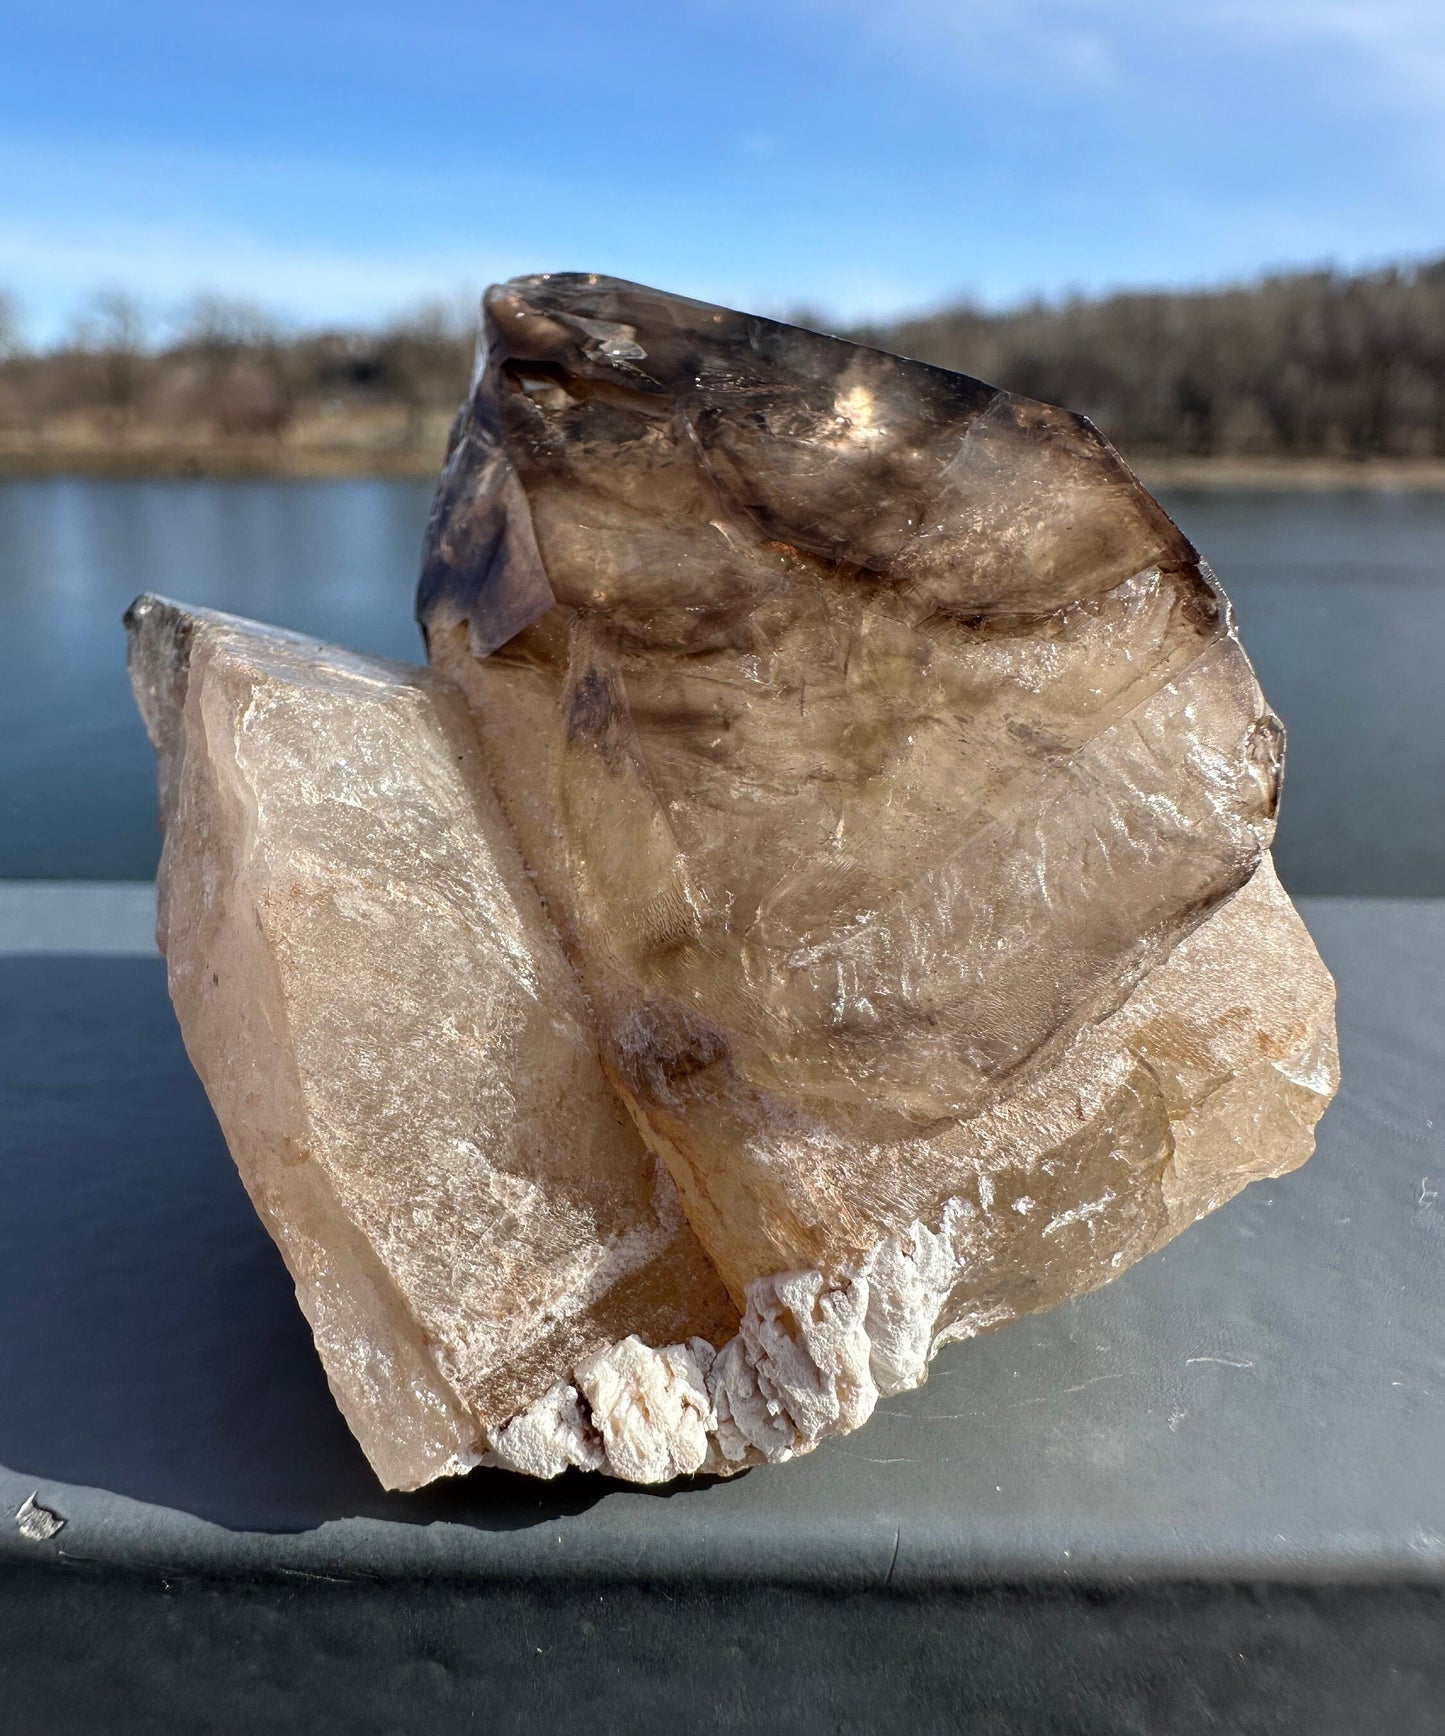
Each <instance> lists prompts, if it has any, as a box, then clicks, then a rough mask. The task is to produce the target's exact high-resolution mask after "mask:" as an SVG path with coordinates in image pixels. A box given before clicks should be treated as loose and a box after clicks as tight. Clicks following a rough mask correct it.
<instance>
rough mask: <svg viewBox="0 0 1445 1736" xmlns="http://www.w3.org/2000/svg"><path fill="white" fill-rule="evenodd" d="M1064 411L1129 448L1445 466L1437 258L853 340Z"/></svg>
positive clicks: (1048, 308) (956, 317)
mask: <svg viewBox="0 0 1445 1736" xmlns="http://www.w3.org/2000/svg"><path fill="white" fill-rule="evenodd" d="M853 335H855V336H857V337H859V338H861V339H862V340H863V341H864V342H869V343H877V344H881V345H883V346H884V347H885V348H887V349H892V350H897V351H899V352H900V353H901V354H903V355H907V356H914V357H916V358H918V359H919V360H920V361H928V362H936V363H938V364H939V365H940V366H942V367H946V368H957V369H960V370H961V371H963V372H964V373H968V374H975V375H977V376H978V377H980V378H981V379H985V380H989V381H992V382H993V383H994V384H996V385H1001V386H1007V387H1009V388H1010V389H1011V390H1013V391H1016V392H1022V393H1025V394H1026V395H1027V396H1029V397H1032V398H1043V399H1046V400H1047V401H1049V402H1050V403H1055V404H1067V405H1068V406H1070V408H1072V409H1075V410H1081V411H1083V412H1084V414H1085V415H1087V416H1090V417H1092V419H1093V420H1094V421H1095V422H1097V423H1098V424H1099V426H1100V427H1101V428H1103V429H1104V431H1105V432H1106V433H1107V434H1108V435H1109V436H1110V438H1111V439H1113V440H1114V441H1115V442H1116V443H1117V444H1118V445H1120V446H1121V447H1123V448H1124V449H1125V450H1126V451H1128V452H1133V453H1141V454H1148V453H1156V454H1177V455H1199V456H1208V455H1220V456H1223V455H1232V456H1233V455H1237V456H1260V457H1273V456H1286V455H1287V456H1295V457H1331V456H1335V457H1367V456H1382V457H1383V456H1388V457H1399V458H1412V457H1413V458H1425V457H1445V258H1442V259H1440V260H1437V261H1435V262H1433V263H1432V264H1429V265H1423V266H1418V267H1415V268H1412V269H1409V270H1405V269H1392V270H1387V271H1374V272H1365V273H1360V274H1358V275H1354V276H1347V275H1343V274H1339V273H1335V272H1328V271H1317V272H1302V273H1297V274H1293V275H1289V276H1281V277H1270V278H1266V279H1265V280H1263V281H1262V282H1259V283H1256V284H1251V285H1247V286H1244V287H1241V288H1235V289H1223V290H1208V291H1198V292H1191V293H1170V292H1158V293H1148V294H1143V293H1123V294H1119V295H1111V296H1107V297H1103V298H1101V299H1097V300H1083V299H1079V300H1072V301H1067V302H1063V303H1058V304H1044V303H1039V304H1035V305H1032V306H1028V307H1023V308H1018V309H1016V310H1014V311H1011V312H1007V313H1001V314H990V313H983V312H980V311H978V310H977V309H974V308H969V307H959V308H953V309H949V310H945V311H944V312H941V313H936V314H932V315H930V316H928V317H926V318H916V319H908V320H903V321H900V322H899V323H897V324H889V325H886V326H879V327H874V328H871V329H869V330H866V331H860V332H857V333H855V334H853Z"/></svg>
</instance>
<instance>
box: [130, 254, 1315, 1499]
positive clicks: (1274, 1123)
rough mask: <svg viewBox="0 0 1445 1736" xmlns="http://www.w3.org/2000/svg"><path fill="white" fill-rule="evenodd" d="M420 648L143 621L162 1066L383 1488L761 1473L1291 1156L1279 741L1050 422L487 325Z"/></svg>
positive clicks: (717, 358)
mask: <svg viewBox="0 0 1445 1736" xmlns="http://www.w3.org/2000/svg"><path fill="white" fill-rule="evenodd" d="M418 612H419V616H420V619H421V622H422V626H423V629H424V632H425V636H426V641H427V647H428V652H429V656H430V660H431V663H432V666H433V669H434V671H435V672H436V673H435V674H433V675H431V676H428V675H424V674H422V673H420V672H417V671H412V670H406V669H400V668H397V667H393V666H383V665H377V664H374V663H369V662H365V661H364V660H360V659H355V658H349V657H348V656H347V655H346V654H345V653H341V652H336V651H332V650H329V649H325V648H317V647H313V646H307V645H304V644H302V643H301V642H299V641H294V640H290V639H287V638H286V637H285V636H282V635H277V634H273V633H269V632H268V631H267V630H264V629H257V628H252V627H248V626H246V625H245V624H242V623H236V622H231V621H227V620H225V619H223V618H216V617H204V616H201V615H198V614H183V613H180V612H178V611H177V610H176V609H174V608H173V607H171V606H169V605H163V604H159V603H156V602H154V601H146V602H143V603H142V604H141V605H138V606H137V610H136V612H135V618H134V621H133V626H132V634H133V667H134V671H135V674H136V679H137V686H138V691H139V693H140V695H141V699H142V706H143V709H144V710H145V711H146V715H147V720H148V723H149V724H150V727H151V733H152V736H153V738H154V739H155V740H156V742H157V746H158V749H159V751H160V758H161V775H162V800H163V811H164V813H165V815H166V817H167V844H166V858H165V864H164V868H163V883H164V887H165V904H164V907H163V913H162V925H161V926H162V939H163V943H164V944H165V945H166V948H167V954H168V958H169V960H170V966H171V974H172V986H173V993H174V994H175V998H176V1002H177V1006H178V1009H179V1011H180V1015H181V1020H182V1024H183V1026H184V1027H185V1030H186V1035H187V1041H188V1043H189V1045H190V1047H191V1052H192V1054H193V1056H194V1057H195V1059H196V1061H197V1065H198V1068H199V1070H200V1071H201V1073H202V1076H203V1078H204V1079H205V1080H206V1083H207V1086H208V1089H209V1090H210V1091H211V1094H212V1098H213V1101H215V1102H216V1105H217V1109H218V1113H219V1114H220V1117H221V1120H222V1124H223V1126H224V1127H225V1128H226V1131H227V1134H228V1137H229V1138H230V1140H231V1144H232V1149H233V1150H234V1151H235V1152H236V1155H237V1160H238V1163H239V1164H240V1166H241V1169H242V1173H243V1175H245V1176H246V1179H247V1184H248V1186H250V1187H251V1189H252V1193H253V1197H255V1198H256V1199H257V1203H258V1206H259V1207H260V1209H261V1210H262V1213H263V1216H266V1217H267V1221H268V1223H269V1224H270V1225H271V1227H272V1230H273V1233H274V1234H276V1236H277V1239H278V1241H280V1242H281V1245H282V1247H283V1251H285V1252H286V1254H287V1258H288V1261H289V1262H290V1264H291V1266H292V1270H293V1272H294V1273H295V1274H296V1276H297V1282H298V1290H299V1292H300V1294H301V1297H302V1302H303V1306H305V1307H306V1308H307V1310H308V1313H309V1315H310V1317H311V1319H312V1322H313V1326H314V1327H315V1329H316V1332H317V1337H318V1343H319V1344H320V1346H321V1350H322V1354H323V1358H325V1359H326V1361H327V1366H328V1370H329V1371H330V1373H331V1378H332V1382H333V1386H334V1387H335V1388H336V1390H337V1392H338V1397H339V1398H340V1400H341V1402H342V1404H343V1408H345V1409H346V1410H347V1414H348V1416H349V1417H350V1418H351V1420H352V1422H353V1426H354V1427H355V1428H356V1429H357V1432H358V1434H359V1435H360V1436H361V1438H362V1440H363V1444H364V1445H366V1447H367V1450H368V1452H369V1453H370V1454H371V1456H372V1459H373V1462H374V1463H375V1464H376V1465H377V1467H378V1470H379V1471H380V1473H381V1474H382V1476H383V1477H384V1479H386V1480H388V1481H392V1482H397V1483H403V1484H406V1485H408V1486H409V1485H411V1484H413V1483H416V1482H419V1481H422V1480H424V1479H425V1478H426V1477H428V1476H432V1475H436V1474H438V1473H439V1472H441V1471H445V1470H452V1469H457V1468H460V1467H461V1466H463V1465H465V1464H468V1463H472V1462H475V1461H476V1460H477V1459H479V1458H487V1459H488V1460H489V1461H491V1462H495V1463H501V1464H504V1465H507V1466H510V1467H512V1468H514V1469H517V1470H523V1471H527V1472H531V1473H532V1474H535V1475H544V1476H547V1475H555V1474H556V1473H557V1472H558V1471H560V1470H562V1469H564V1468H566V1467H568V1466H577V1467H580V1468H587V1469H603V1470H610V1471H611V1472H613V1473H614V1474H617V1475H620V1476H625V1477H630V1478H633V1479H636V1480H639V1481H645V1482H658V1481H665V1480H667V1479H668V1478H671V1477H674V1476H677V1475H680V1474H684V1473H687V1472H691V1471H696V1470H700V1469H702V1470H715V1471H730V1470H735V1469H740V1468H742V1467H744V1466H747V1465H750V1464H754V1463H758V1462H761V1461H763V1460H777V1459H783V1458H787V1457H789V1456H792V1455H794V1454H796V1453H800V1452H804V1451H807V1450H808V1449H809V1448H811V1447H812V1446H814V1445H815V1444H816V1443H817V1442H818V1441H819V1440H821V1439H823V1438H824V1437H826V1436H827V1435H830V1434H836V1433H841V1432H844V1431H846V1430H849V1429H853V1428H856V1427H858V1426H859V1425H860V1424H861V1423H862V1422H864V1421H865V1420H866V1418H867V1416H868V1415H869V1413H870V1411H871V1410H872V1408H873V1406H874V1404H875V1403H876V1402H877V1399H878V1396H879V1395H880V1394H886V1393H892V1392H897V1391H900V1390H902V1389H904V1388H907V1387H910V1386H914V1385H916V1384H918V1383H919V1382H920V1381H922V1380H923V1379H924V1378H925V1376H926V1370H927V1363H928V1360H929V1358H930V1357H931V1356H932V1354H933V1353H934V1351H935V1350H936V1349H937V1348H938V1346H939V1345H940V1344H941V1343H944V1342H946V1341H948V1340H949V1339H954V1338H961V1337H967V1336H969V1335H971V1334H973V1333H976V1332H980V1331H983V1330H985V1329H987V1328H990V1327H994V1326H997V1325H1000V1324H1002V1323H1004V1322H1005V1321H1008V1320H1010V1319H1012V1318H1014V1317H1016V1316H1017V1315H1020V1314H1023V1313H1026V1312H1029V1311H1031V1310H1036V1309H1040V1308H1046V1307H1050V1306H1052V1305H1054V1304H1055V1303H1057V1302H1059V1301H1062V1300H1064V1299H1065V1298H1067V1297H1069V1296H1072V1295H1076V1294H1078V1293H1079V1292H1081V1291H1083V1290H1087V1289H1089V1288H1091V1287H1094V1286H1096V1285H1098V1284H1101V1283H1104V1282H1106V1281H1107V1280H1108V1279H1109V1278H1111V1277H1113V1276H1115V1275H1116V1274H1117V1273H1119V1272H1120V1271H1122V1270H1123V1269H1124V1268H1125V1267H1127V1266H1128V1265H1129V1264H1131V1263H1132V1262H1133V1261H1134V1260H1137V1259H1139V1258H1141V1257H1142V1256H1143V1255H1145V1254H1147V1253H1149V1252H1150V1251H1151V1250H1153V1249H1155V1248H1157V1247H1159V1246H1160V1245H1162V1244H1163V1243H1164V1242H1166V1241H1167V1240H1169V1238H1170V1237H1172V1236H1173V1235H1175V1234H1177V1233H1178V1232H1179V1231H1180V1230H1182V1229H1183V1228H1185V1227H1186V1226H1187V1225H1188V1224H1189V1223H1191V1222H1193V1221H1194V1219H1195V1218H1197V1217H1198V1216H1200V1215H1201V1214H1202V1213H1203V1212H1206V1211H1208V1210H1211V1209H1212V1208H1213V1207H1215V1206H1217V1205H1219V1204H1221V1203H1223V1201H1225V1200H1226V1199H1228V1198H1229V1197H1230V1196H1231V1195H1232V1194H1233V1193H1235V1192H1237V1191H1238V1189H1239V1188H1240V1187H1242V1186H1243V1185H1245V1183H1247V1182H1248V1181H1250V1180H1251V1179H1254V1178H1255V1177H1257V1176H1262V1175H1268V1174H1278V1173H1280V1172H1282V1171H1284V1170H1287V1169H1289V1168H1292V1167H1293V1166H1294V1165H1296V1164H1298V1163H1300V1162H1302V1161H1303V1160H1304V1158H1305V1157H1307V1156H1308V1154H1309V1151H1310V1149H1311V1145H1312V1139H1313V1128H1314V1124H1315V1122H1316V1121H1317V1120H1318V1117H1319V1115H1320V1114H1321V1113H1322V1111H1323V1109H1324V1107H1325V1106H1326V1104H1327V1103H1328V1101H1329V1098H1330V1096H1331V1095H1332V1093H1333V1091H1334V1089H1335V1086H1336V1083H1337V1062H1336V1056H1335V1048H1334V1029H1333V990H1332V985H1331V983H1330V980H1329V977H1328V975H1327V973H1326V972H1325V970H1324V968H1323V966H1322V965H1321V963H1320V961H1319V959H1318V956H1317V955H1316V953H1315V950H1314V948H1313V946H1312V944H1311V943H1310V940H1309V937H1308V935H1307V934H1306V932H1305V930H1304V928H1303V926H1302V925H1301V923H1300V922H1299V919H1298V917H1297V916H1296V914H1295V912H1294V910H1293V909H1292V907H1291V905H1290V903H1289V901H1288V899H1287V898H1286V896H1285V895H1284V893H1283V892H1282V890H1281V889H1280V887H1279V884H1278V882H1277V880H1276V879H1275V876H1274V873H1273V869H1272V867H1271V865H1270V860H1269V854H1268V846H1269V842H1270V839H1271V836H1272V832H1273V826H1274V816H1275V809H1276V805H1277V799H1278V792H1279V783H1280V770H1281V761H1282V747H1283V734H1282V731H1281V728H1280V726H1279V723H1278V720H1277V719H1276V718H1275V717H1274V716H1273V714H1272V713H1271V712H1270V711H1269V709H1268V707H1267V706H1266V705H1265V703H1264V701H1263V699H1262V697H1261V695H1260V692H1259V689H1258V686H1257V684H1256V682H1255V679H1254V675H1253V673H1252V671H1251V669H1250V667H1249V664H1248V661H1247V659H1246V658H1245V656H1244V653H1243V651H1242V649H1241V648H1240V645H1239V642H1238V639H1237V637H1236V635H1235V632H1234V627H1233V622H1232V619H1231V616H1230V612H1229V608H1228V604H1227V602H1226V601H1225V599H1224V597H1223V596H1222V594H1221V593H1220V591H1219V589H1218V587H1217V586H1216V584H1215V583H1214V580H1213V578H1212V576H1211V575H1210V573H1209V571H1208V569H1207V568H1206V567H1204V566H1203V565H1202V563H1201V562H1200V561H1199V559H1198V557H1197V555H1196V553H1195V551H1194V550H1193V549H1192V548H1191V547H1190V546H1189V544H1188V543H1187V541H1186V540H1185V539H1184V538H1183V537H1182V536H1181V534H1180V533H1179V531H1178V530H1177V529H1176V528H1175V526H1174V525H1173V524H1171V523H1170V521H1169V520H1168V518H1167V517H1166V516H1165V515H1164V513H1163V512H1162V511H1161V509H1160V508H1159V507H1158V505H1157V504H1156V503H1155V502H1154V501H1153V500H1151V499H1150V497H1149V496H1148V495H1147V494H1146V493H1145V492H1144V491H1143V489H1142V488H1141V487H1140V486H1139V484H1138V483H1137V482H1136V481H1135V479H1134V478H1133V477H1132V476H1131V475H1130V473H1129V472H1128V470H1127V469H1126V468H1125V467H1124V465H1123V464H1122V463H1121V462H1120V460H1119V459H1118V457H1117V455H1116V454H1115V453H1114V452H1113V451H1112V450H1111V449H1110V448H1109V446H1108V445H1107V443H1106V442H1104V441H1103V440H1102V438H1101V437H1100V436H1099V435H1098V433H1097V432H1096V431H1095V430H1094V429H1093V428H1092V427H1091V426H1090V425H1089V424H1088V423H1087V422H1085V421H1083V420H1082V419H1081V418H1078V417H1075V416H1072V415H1070V414H1068V413H1067V412H1064V411H1061V410H1054V409H1051V408H1049V407H1047V406H1043V405H1039V404H1032V403H1029V402H1027V401H1024V400H1020V399H1017V398H1014V397H1011V396H1010V395H1008V394H1006V393H1002V392H998V391H995V390H993V389H992V388H989V387H987V386H984V385H981V384H980V383H978V382H976V381H973V380H969V379H966V378H963V377H961V376H958V375H952V374H947V373H943V372H941V371H939V370H937V369H933V368H928V367H924V366H922V365H919V364H915V363H910V362H906V361H902V360H900V359H899V358H897V357H892V356H886V355H883V354H881V353H879V352H876V351H871V350H867V349H862V348H859V347H857V346H854V345H850V344H846V343H843V342H840V341H838V340H835V339H830V338H824V337H821V336H818V335H816V334H813V333H809V332H804V331H800V330H798V329H796V328H792V327H788V326H784V325H780V324H777V323H775V322H772V321H768V320H761V319H754V318H750V317H747V316H744V315H740V314H735V313H730V312H728V311H726V310H723V309H719V308H712V307H707V306H703V305H701V304H698V303H694V302H689V301H685V300H682V299H680V298H677V297H672V296H666V295H662V294H660V293H659V292H656V291H653V290H647V289H643V288H640V287H638V286H636V285H631V284H625V283H619V282H617V281H615V280H610V279H600V278H591V277H575V276H569V277H543V278H528V279H520V280H517V281H516V282H514V283H511V284H507V285H504V286H502V287H501V288H499V289H495V290H492V291H490V292H489V294H488V297H487V301H486V350H485V354H484V359H483V365H482V367H481V368H479V370H478V374H477V379H476V383H475V386H474V390H473V394H472V397H471V400H470V402H469V403H468V405H467V406H466V407H465V408H464V411H463V413H462V415H461V417H460V418H459V421H458V425H457V430H456V434H455V438H454V441H453V446H452V450H451V453H450V456H449V459H448V463H447V468H446V471H445V474H444V477H443V481H442V486H441V489H440V491H439V493H438V497H437V502H436V506H435V509H434V512H433V516H432V521H431V525H430V527H429V531H428V538H427V548H426V553H425V557H424V562H423V571H422V580H421V586H420V591H419V598H418ZM298 1152H299V1153H300V1156H299V1157H298V1156H297V1155H296V1154H297V1153H298Z"/></svg>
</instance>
